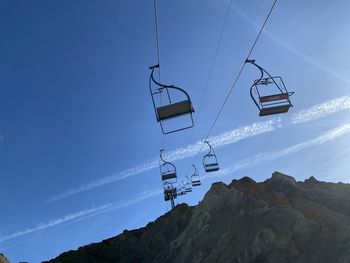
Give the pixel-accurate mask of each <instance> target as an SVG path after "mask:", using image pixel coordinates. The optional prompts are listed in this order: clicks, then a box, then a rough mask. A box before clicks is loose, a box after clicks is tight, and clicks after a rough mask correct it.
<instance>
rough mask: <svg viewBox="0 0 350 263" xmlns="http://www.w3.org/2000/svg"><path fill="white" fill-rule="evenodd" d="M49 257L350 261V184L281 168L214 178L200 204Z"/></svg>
mask: <svg viewBox="0 0 350 263" xmlns="http://www.w3.org/2000/svg"><path fill="white" fill-rule="evenodd" d="M48 262H50V263H61V262H65V263H70V262H71V263H73V262H74V263H83V262H84V263H85V262H89V263H90V262H101V263H102V262H103V263H109V262H135V263H136V262H162V263H163V262H201V263H209V262H216V263H220V262H235V263H245V262H247V263H248V262H256V263H258V262H259V263H264V262H271V263H276V262H279V263H281V262H282V263H283V262H293V263H304V262H305V263H306V262H307V263H310V262H317V263H323V262H324V263H326V262H327V263H329V262H332V263H349V262H350V185H349V184H343V183H337V184H335V183H326V182H320V181H317V180H316V179H315V178H314V177H311V178H309V179H307V180H305V181H304V182H296V181H295V179H294V178H293V177H290V176H287V175H284V174H282V173H279V172H274V173H273V174H272V177H271V178H270V179H267V180H266V181H264V182H262V183H257V182H255V181H254V180H252V179H250V178H248V177H244V178H242V179H240V180H233V182H232V183H231V184H230V185H226V184H224V183H214V184H213V185H212V187H211V189H210V190H209V191H208V192H207V193H206V195H205V197H204V199H203V201H202V202H201V203H200V204H199V205H197V206H195V207H189V206H187V205H186V204H181V205H177V206H176V207H175V208H174V209H173V210H172V211H170V212H169V213H167V214H165V215H163V216H161V217H159V218H158V219H157V220H156V221H155V222H151V223H149V224H148V225H147V226H146V227H144V228H141V229H137V230H132V231H124V232H123V233H122V234H120V235H119V236H117V237H113V238H110V239H107V240H104V241H102V242H101V243H97V244H91V245H88V246H84V247H81V248H79V249H78V250H77V251H70V252H66V253H63V254H62V255H60V256H59V257H57V258H56V259H53V260H50V261H48Z"/></svg>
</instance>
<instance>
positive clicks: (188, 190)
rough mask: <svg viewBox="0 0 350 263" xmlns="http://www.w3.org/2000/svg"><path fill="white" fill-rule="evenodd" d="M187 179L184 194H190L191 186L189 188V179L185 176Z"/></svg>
mask: <svg viewBox="0 0 350 263" xmlns="http://www.w3.org/2000/svg"><path fill="white" fill-rule="evenodd" d="M186 178H187V182H186V183H185V185H184V186H185V192H186V193H190V192H192V186H191V183H190V179H189V178H188V177H187V176H186Z"/></svg>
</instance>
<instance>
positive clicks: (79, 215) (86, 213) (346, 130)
mask: <svg viewBox="0 0 350 263" xmlns="http://www.w3.org/2000/svg"><path fill="white" fill-rule="evenodd" d="M347 134H350V123H349V124H345V125H342V126H339V127H337V128H335V129H332V130H329V131H327V132H325V133H323V134H321V135H320V136H318V137H316V138H313V139H311V140H308V141H304V142H302V143H298V144H295V145H293V146H290V147H288V148H285V149H282V150H279V151H274V152H269V153H260V154H257V155H255V156H253V157H250V158H246V159H244V160H242V161H239V162H237V163H235V164H233V165H232V166H230V167H227V168H225V169H223V170H221V171H220V173H219V176H226V175H230V174H232V173H233V172H235V171H238V170H242V169H245V168H249V167H252V166H255V165H258V164H260V163H265V162H269V161H273V160H276V159H278V158H280V157H283V156H285V155H289V154H294V153H297V152H299V151H301V150H304V149H306V148H310V147H314V146H318V145H321V144H324V143H327V142H330V141H333V140H335V139H338V138H340V137H342V136H345V135H347ZM203 179H205V178H204V177H203ZM161 193H162V191H161V190H153V191H147V192H143V193H141V194H138V195H135V196H134V197H133V198H131V199H130V200H128V201H118V202H115V203H107V204H104V205H101V206H98V207H92V208H90V209H83V210H81V211H78V212H76V213H72V214H69V215H66V216H64V217H61V218H57V219H53V220H50V221H48V222H45V223H40V224H38V225H36V226H35V227H32V228H28V229H25V230H21V231H17V232H15V233H12V234H9V235H2V234H0V242H4V241H7V240H10V239H14V238H17V237H20V236H24V235H27V234H31V233H34V232H37V231H40V230H44V229H47V228H51V227H54V226H57V225H61V224H64V223H70V222H75V221H80V220H84V219H86V218H89V217H92V216H96V215H98V214H101V213H105V212H108V211H111V210H114V209H120V208H124V207H129V206H131V205H133V204H136V203H138V202H141V201H143V200H145V199H147V198H150V197H153V196H156V195H160V194H161Z"/></svg>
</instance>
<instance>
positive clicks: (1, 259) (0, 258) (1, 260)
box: [0, 253, 10, 263]
mask: <svg viewBox="0 0 350 263" xmlns="http://www.w3.org/2000/svg"><path fill="white" fill-rule="evenodd" d="M0 263H10V261H8V259H7V258H6V257H5V256H4V255H3V254H1V253H0Z"/></svg>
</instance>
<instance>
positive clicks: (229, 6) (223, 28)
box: [186, 0, 233, 173]
mask: <svg viewBox="0 0 350 263" xmlns="http://www.w3.org/2000/svg"><path fill="white" fill-rule="evenodd" d="M232 2H233V0H230V3H229V5H228V8H227V11H226V15H225V20H224V24H223V25H222V28H221V31H220V35H219V39H218V42H217V44H216V48H215V51H214V56H213V59H212V62H211V64H210V68H209V74H208V77H207V79H206V82H205V85H204V88H203V93H202V96H201V100H200V103H199V107H198V110H197V115H196V117H195V122H197V121H198V119H199V113H200V110H201V108H202V105H203V102H204V98H205V96H206V93H207V90H208V86H209V81H210V79H211V76H212V74H213V71H214V66H215V63H216V58H217V55H218V53H219V49H220V46H221V42H222V38H223V35H224V32H225V28H226V24H227V20H228V17H229V14H230V10H231V6H232ZM193 134H194V130H192V132H191V134H190V136H189V137H190V139H189V141H192V138H193ZM189 169H190V168H189ZM188 171H189V170H188ZM188 171H187V172H186V173H188Z"/></svg>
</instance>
